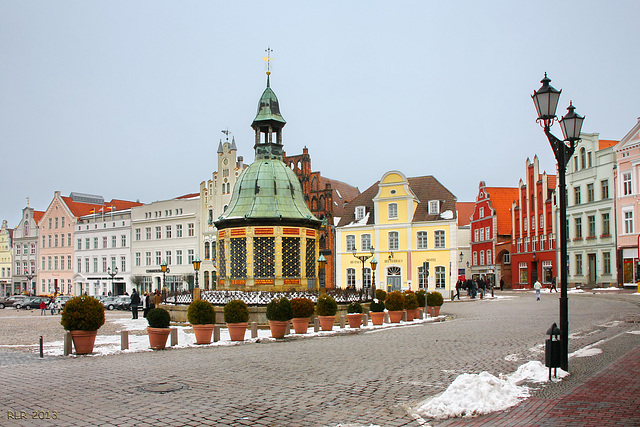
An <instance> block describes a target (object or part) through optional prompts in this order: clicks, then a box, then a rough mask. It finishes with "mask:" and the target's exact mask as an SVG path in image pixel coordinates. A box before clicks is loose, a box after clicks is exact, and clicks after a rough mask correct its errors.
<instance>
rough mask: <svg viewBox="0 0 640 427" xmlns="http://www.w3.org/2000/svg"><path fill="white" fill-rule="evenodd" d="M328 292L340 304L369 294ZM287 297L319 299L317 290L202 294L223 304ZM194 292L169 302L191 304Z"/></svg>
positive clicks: (258, 302)
mask: <svg viewBox="0 0 640 427" xmlns="http://www.w3.org/2000/svg"><path fill="white" fill-rule="evenodd" d="M326 293H327V294H329V295H331V296H332V297H333V298H335V300H336V302H337V303H338V304H348V303H350V302H366V301H367V295H366V294H364V293H362V292H360V291H356V290H350V289H327V290H326ZM283 296H284V297H287V298H289V299H292V298H309V299H310V300H311V301H313V302H314V303H315V302H317V301H318V292H317V291H291V292H289V291H287V292H247V291H205V290H203V291H202V293H201V294H200V298H201V299H203V300H205V301H208V302H210V303H211V304H213V305H220V306H223V305H225V304H226V303H228V302H229V301H231V300H234V299H240V300H243V301H244V302H245V303H247V305H267V304H268V303H269V302H270V301H271V300H273V299H274V298H280V297H283ZM192 301H193V294H192V293H191V292H188V291H186V292H181V293H176V294H170V295H168V296H167V298H166V303H168V304H178V305H180V304H191V302H192Z"/></svg>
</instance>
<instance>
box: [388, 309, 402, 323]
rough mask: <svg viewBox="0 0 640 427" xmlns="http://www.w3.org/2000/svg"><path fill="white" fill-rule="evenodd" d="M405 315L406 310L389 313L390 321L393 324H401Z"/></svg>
mask: <svg viewBox="0 0 640 427" xmlns="http://www.w3.org/2000/svg"><path fill="white" fill-rule="evenodd" d="M403 313H404V310H393V311H389V321H390V322H391V323H400V321H401V320H402V314H403Z"/></svg>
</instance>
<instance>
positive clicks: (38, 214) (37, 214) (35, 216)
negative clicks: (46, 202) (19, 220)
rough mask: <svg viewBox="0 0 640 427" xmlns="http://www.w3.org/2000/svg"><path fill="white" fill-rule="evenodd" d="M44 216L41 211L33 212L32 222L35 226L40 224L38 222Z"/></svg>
mask: <svg viewBox="0 0 640 427" xmlns="http://www.w3.org/2000/svg"><path fill="white" fill-rule="evenodd" d="M43 216H44V212H43V211H36V210H34V211H33V220H34V221H35V222H36V225H38V224H40V220H41V219H42V217H43Z"/></svg>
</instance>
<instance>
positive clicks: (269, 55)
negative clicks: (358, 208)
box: [262, 47, 273, 76]
mask: <svg viewBox="0 0 640 427" xmlns="http://www.w3.org/2000/svg"><path fill="white" fill-rule="evenodd" d="M265 52H267V56H263V57H262V60H263V61H264V62H266V63H267V76H268V75H271V61H273V58H271V52H273V49H271V48H270V47H267V49H266V50H265Z"/></svg>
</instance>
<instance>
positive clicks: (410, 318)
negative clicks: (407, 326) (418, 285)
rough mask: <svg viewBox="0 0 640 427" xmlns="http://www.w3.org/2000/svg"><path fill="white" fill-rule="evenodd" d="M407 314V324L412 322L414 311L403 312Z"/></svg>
mask: <svg viewBox="0 0 640 427" xmlns="http://www.w3.org/2000/svg"><path fill="white" fill-rule="evenodd" d="M405 311H406V312H407V322H412V321H413V319H414V318H415V316H416V313H415V310H414V309H410V310H405Z"/></svg>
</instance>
